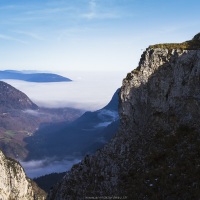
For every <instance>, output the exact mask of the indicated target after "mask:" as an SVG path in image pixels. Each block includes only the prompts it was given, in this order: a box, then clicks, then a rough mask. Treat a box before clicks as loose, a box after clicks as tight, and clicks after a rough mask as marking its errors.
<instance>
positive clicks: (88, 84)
mask: <svg viewBox="0 0 200 200" xmlns="http://www.w3.org/2000/svg"><path fill="white" fill-rule="evenodd" d="M54 73H55V72H54ZM58 74H60V75H63V76H65V77H68V78H70V79H72V80H73V81H72V82H60V83H31V82H25V81H17V80H4V81H5V82H7V83H9V84H11V85H12V86H14V87H15V88H17V89H19V90H20V91H22V92H24V93H25V94H26V95H28V97H29V98H30V99H31V100H32V101H33V102H34V103H36V104H37V105H38V106H43V107H54V108H58V107H73V108H78V109H83V110H90V111H93V110H97V109H100V108H102V107H104V106H105V105H106V104H107V103H108V102H109V101H110V100H111V98H112V96H113V94H114V92H115V91H116V90H117V89H118V88H119V87H121V85H122V80H123V78H124V77H126V72H77V71H76V72H72V71H71V72H58ZM79 161H80V158H78V157H77V158H76V157H73V158H66V159H64V160H56V159H55V158H48V159H44V160H32V161H28V162H21V164H22V166H23V167H24V169H25V171H26V174H27V175H28V176H29V177H30V178H34V177H38V176H42V175H45V174H49V173H52V172H63V171H67V170H69V169H70V168H71V167H72V165H73V164H75V163H77V162H79Z"/></svg>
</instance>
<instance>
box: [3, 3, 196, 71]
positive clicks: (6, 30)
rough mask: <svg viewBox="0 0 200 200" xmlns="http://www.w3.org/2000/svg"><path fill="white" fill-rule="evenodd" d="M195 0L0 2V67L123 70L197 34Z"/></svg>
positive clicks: (133, 66) (128, 69)
mask: <svg viewBox="0 0 200 200" xmlns="http://www.w3.org/2000/svg"><path fill="white" fill-rule="evenodd" d="M199 8H200V1H199V0H0V58H1V59H0V68H1V69H27V70H31V69H37V70H65V71H67V70H110V71H112V70H114V71H115V70H123V71H127V72H128V71H130V70H132V69H134V68H135V67H137V63H138V61H139V58H140V55H141V53H142V49H145V48H146V47H148V46H149V45H150V44H154V43H163V42H181V41H185V40H188V39H190V38H192V37H193V35H195V34H196V33H198V32H200V11H199Z"/></svg>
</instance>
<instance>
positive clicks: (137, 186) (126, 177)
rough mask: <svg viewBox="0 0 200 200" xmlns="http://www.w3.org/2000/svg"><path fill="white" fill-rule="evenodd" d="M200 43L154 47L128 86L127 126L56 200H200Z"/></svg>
mask: <svg viewBox="0 0 200 200" xmlns="http://www.w3.org/2000/svg"><path fill="white" fill-rule="evenodd" d="M199 44H200V41H199V37H198V35H197V36H195V37H194V39H193V40H192V41H187V42H185V43H182V44H163V45H155V46H150V47H149V48H147V50H146V51H145V52H144V53H143V54H142V57H141V60H140V62H139V66H138V67H137V69H135V70H133V71H132V72H131V73H129V74H128V75H127V77H126V78H125V79H124V80H123V85H122V87H121V92H120V106H119V113H120V121H121V127H120V130H119V131H118V133H117V134H116V136H115V137H114V138H113V140H112V141H111V143H109V144H108V145H106V146H105V147H104V148H103V149H102V150H99V151H98V152H96V154H95V155H93V156H87V157H86V158H85V159H84V160H83V161H82V162H81V163H80V164H78V165H75V166H74V167H73V168H72V170H71V171H70V172H67V173H66V175H65V177H64V178H63V180H62V181H61V182H60V183H59V184H57V185H56V186H55V187H54V189H53V190H52V191H51V193H50V194H49V199H74V198H78V199H85V198H86V199H87V198H97V199H98V198H101V197H106V198H114V197H116V198H122V199H198V198H200V194H199V192H198V188H199V187H200V181H199V180H200V175H199V172H200V168H199V166H200V159H199V154H200V134H199V133H200V124H199V117H200V90H199V88H200V45H199Z"/></svg>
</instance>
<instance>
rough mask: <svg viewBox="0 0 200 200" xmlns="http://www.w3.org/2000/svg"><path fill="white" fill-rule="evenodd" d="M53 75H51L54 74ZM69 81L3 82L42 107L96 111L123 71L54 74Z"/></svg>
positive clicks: (109, 95)
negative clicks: (69, 80) (70, 80)
mask: <svg viewBox="0 0 200 200" xmlns="http://www.w3.org/2000/svg"><path fill="white" fill-rule="evenodd" d="M54 73H55V72H54ZM58 74H60V75H63V76H65V77H67V78H70V79H72V80H73V81H72V82H58V83H32V82H25V81H18V80H3V81H5V82H7V83H9V84H11V85H12V86H14V87H15V88H17V89H19V90H20V91H22V92H24V93H25V94H26V95H28V97H29V98H30V99H31V100H32V101H33V102H34V103H36V104H37V105H38V106H42V107H54V108H58V107H73V108H78V109H83V110H90V111H93V110H97V109H100V108H102V107H104V106H105V105H106V104H107V103H108V102H109V101H110V100H111V98H112V95H113V94H114V92H115V91H116V90H117V89H118V88H119V87H121V85H122V80H123V78H125V76H126V72H94V71H93V72H79V71H75V72H72V71H70V72H58Z"/></svg>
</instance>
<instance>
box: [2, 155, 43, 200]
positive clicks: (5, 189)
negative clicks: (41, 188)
mask: <svg viewBox="0 0 200 200" xmlns="http://www.w3.org/2000/svg"><path fill="white" fill-rule="evenodd" d="M0 172H1V173H0V199H1V200H14V199H15V200H44V199H45V195H41V194H39V192H38V194H37V193H35V191H34V190H33V186H32V183H31V180H29V179H28V178H27V177H26V174H25V172H24V170H23V168H22V167H21V165H20V164H19V163H18V162H16V161H15V160H13V159H9V158H6V157H5V156H4V154H3V153H2V151H0ZM44 194H45V193H44Z"/></svg>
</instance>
